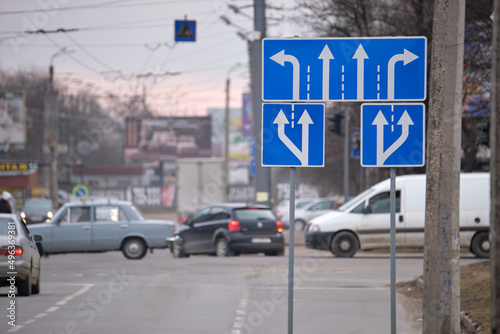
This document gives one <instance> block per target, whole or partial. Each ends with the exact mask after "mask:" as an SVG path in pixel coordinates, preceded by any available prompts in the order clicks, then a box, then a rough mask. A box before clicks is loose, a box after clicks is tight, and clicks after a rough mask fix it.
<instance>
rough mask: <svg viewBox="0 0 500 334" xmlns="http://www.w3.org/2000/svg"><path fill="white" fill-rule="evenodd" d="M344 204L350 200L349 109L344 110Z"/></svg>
mask: <svg viewBox="0 0 500 334" xmlns="http://www.w3.org/2000/svg"><path fill="white" fill-rule="evenodd" d="M344 129H345V131H344V203H346V202H347V201H348V200H349V109H348V108H346V109H345V110H344Z"/></svg>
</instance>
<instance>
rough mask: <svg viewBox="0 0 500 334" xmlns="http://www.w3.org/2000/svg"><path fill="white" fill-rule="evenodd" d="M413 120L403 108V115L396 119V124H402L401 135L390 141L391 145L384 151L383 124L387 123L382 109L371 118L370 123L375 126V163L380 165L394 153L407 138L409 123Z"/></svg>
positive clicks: (411, 123)
mask: <svg viewBox="0 0 500 334" xmlns="http://www.w3.org/2000/svg"><path fill="white" fill-rule="evenodd" d="M413 124H414V123H413V121H412V119H411V117H410V115H409V114H408V112H407V111H406V110H405V112H404V113H403V115H402V116H401V118H400V119H399V121H398V125H401V126H402V131H401V136H399V138H398V139H397V140H396V141H395V142H394V143H392V145H391V146H390V147H389V148H388V149H387V150H386V151H385V152H384V125H389V123H388V122H387V119H386V118H385V117H384V114H383V113H382V110H379V112H378V114H377V116H376V117H375V119H374V120H373V123H372V125H376V126H377V165H378V166H382V165H383V164H384V162H385V160H387V158H388V157H390V156H391V154H393V153H394V151H396V150H397V149H398V148H399V147H401V145H403V143H404V142H405V141H406V139H408V135H409V133H410V125H413Z"/></svg>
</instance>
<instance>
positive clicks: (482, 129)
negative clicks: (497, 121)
mask: <svg viewBox="0 0 500 334" xmlns="http://www.w3.org/2000/svg"><path fill="white" fill-rule="evenodd" d="M476 128H477V129H478V130H479V135H478V137H477V142H478V143H479V144H483V145H486V146H490V122H486V123H479V124H476Z"/></svg>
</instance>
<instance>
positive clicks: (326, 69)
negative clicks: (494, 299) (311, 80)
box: [318, 44, 335, 101]
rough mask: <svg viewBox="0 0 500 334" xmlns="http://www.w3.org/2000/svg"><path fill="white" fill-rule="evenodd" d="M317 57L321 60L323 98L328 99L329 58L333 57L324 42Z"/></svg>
mask: <svg viewBox="0 0 500 334" xmlns="http://www.w3.org/2000/svg"><path fill="white" fill-rule="evenodd" d="M318 59H322V60H323V100H325V101H328V100H330V60H332V59H335V58H334V57H333V55H332V52H331V51H330V48H329V47H328V45H326V44H325V47H324V48H323V51H321V54H320V55H319V57H318Z"/></svg>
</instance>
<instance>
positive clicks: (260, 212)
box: [234, 209, 276, 220]
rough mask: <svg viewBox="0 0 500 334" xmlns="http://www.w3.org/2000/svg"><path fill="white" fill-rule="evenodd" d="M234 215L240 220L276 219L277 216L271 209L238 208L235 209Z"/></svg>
mask: <svg viewBox="0 0 500 334" xmlns="http://www.w3.org/2000/svg"><path fill="white" fill-rule="evenodd" d="M234 215H235V217H236V219H238V220H247V219H255V220H265V219H271V220H276V216H275V215H274V213H273V212H272V211H271V210H269V209H237V210H234Z"/></svg>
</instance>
